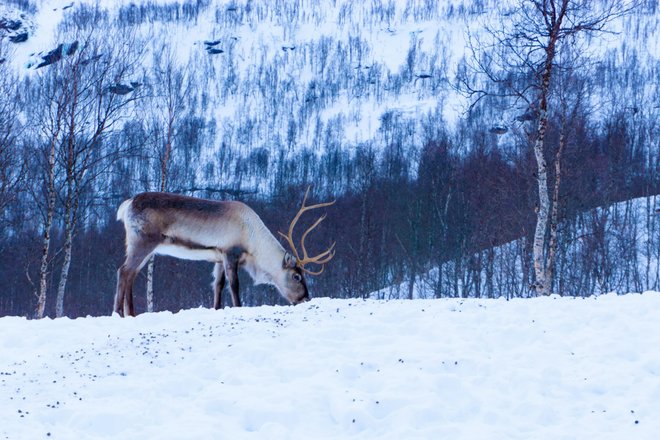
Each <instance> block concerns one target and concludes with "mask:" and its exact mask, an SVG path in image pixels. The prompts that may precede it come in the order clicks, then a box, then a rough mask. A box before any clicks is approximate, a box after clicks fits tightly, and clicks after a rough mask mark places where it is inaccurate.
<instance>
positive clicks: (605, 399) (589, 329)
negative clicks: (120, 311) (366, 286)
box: [0, 292, 660, 439]
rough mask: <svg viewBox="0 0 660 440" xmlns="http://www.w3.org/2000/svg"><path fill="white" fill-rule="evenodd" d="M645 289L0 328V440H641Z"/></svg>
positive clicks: (658, 358)
mask: <svg viewBox="0 0 660 440" xmlns="http://www.w3.org/2000/svg"><path fill="white" fill-rule="evenodd" d="M658 310H660V294H659V293H657V292H646V293H644V294H641V295H640V294H629V295H625V296H616V295H604V296H601V297H598V298H596V299H594V298H589V299H569V298H558V297H550V298H539V299H518V300H511V301H504V300H473V299H472V300H455V299H442V300H419V301H390V302H382V301H371V300H369V301H362V300H331V299H315V300H313V301H312V302H310V303H307V304H305V305H302V306H297V307H259V308H243V309H227V310H224V311H217V312H216V311H212V310H205V309H197V310H189V311H185V312H181V313H178V314H174V315H173V314H171V313H167V312H164V313H155V314H145V315H142V316H139V317H137V318H135V319H120V318H118V317H102V318H83V319H75V320H70V319H58V320H48V319H46V320H42V321H27V320H25V319H22V318H11V317H7V318H1V319H0V438H2V439H5V438H6V439H27V438H31V439H36V438H54V439H87V438H92V439H94V438H135V439H145V438H160V439H218V438H231V439H242V438H252V439H254V438H268V439H279V438H297V439H300V438H379V439H380V438H391V439H402V438H429V439H431V438H433V439H439V438H451V439H475V438H488V439H516V438H520V439H530V438H552V439H563V438H566V439H568V438H580V439H585V438H598V439H607V438H613V439H615V438H616V439H622V438H635V439H644V438H648V439H651V438H656V437H655V436H656V435H657V433H658V432H660V418H659V417H658V416H657V408H658V407H660V351H658V350H657V347H658V346H660V319H658V315H657V313H658V312H657V311H658Z"/></svg>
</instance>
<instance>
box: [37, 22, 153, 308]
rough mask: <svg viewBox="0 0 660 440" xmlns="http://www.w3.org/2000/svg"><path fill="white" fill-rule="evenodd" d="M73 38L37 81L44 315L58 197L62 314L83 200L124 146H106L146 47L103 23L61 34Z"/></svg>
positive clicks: (126, 108)
mask: <svg viewBox="0 0 660 440" xmlns="http://www.w3.org/2000/svg"><path fill="white" fill-rule="evenodd" d="M61 38H62V39H64V40H65V41H73V43H69V44H67V45H65V46H63V48H62V49H61V50H62V52H63V53H64V56H63V57H62V58H61V60H59V61H58V62H57V63H55V64H52V65H50V66H46V67H45V69H44V70H43V71H42V72H41V73H40V75H39V77H38V79H37V81H38V83H39V87H40V88H41V89H42V93H41V95H42V99H43V101H42V102H40V103H39V105H38V109H37V118H36V125H37V129H38V131H39V136H38V137H37V139H36V140H35V143H36V145H37V149H38V151H39V152H40V153H41V156H42V161H41V163H42V166H41V169H42V170H43V171H42V173H43V174H42V182H43V189H41V190H39V191H35V192H33V194H34V197H35V199H36V200H37V201H38V202H39V205H40V206H42V207H43V208H44V210H43V229H44V235H43V246H42V257H41V267H40V274H39V279H40V281H39V295H38V300H37V313H36V315H37V317H38V318H41V317H43V316H44V311H45V304H46V295H47V276H48V266H49V258H50V257H49V252H50V246H51V237H50V232H51V229H52V226H53V221H54V217H55V214H56V202H57V200H59V201H60V202H61V204H62V207H63V218H62V223H63V227H64V243H63V248H62V254H63V260H62V266H61V271H60V278H59V283H58V287H57V296H56V307H55V314H56V316H58V317H59V316H63V315H64V293H65V290H66V285H67V280H68V275H69V269H70V266H71V257H72V248H73V240H74V235H75V231H76V227H77V225H78V222H79V220H80V216H81V213H82V211H83V210H82V209H80V208H81V207H80V202H81V199H82V197H83V196H84V194H85V193H86V192H88V191H90V190H91V189H93V188H92V186H93V185H94V184H95V179H96V177H97V176H98V174H99V173H100V171H101V170H103V169H104V168H107V167H108V166H109V165H110V164H111V159H112V158H114V157H116V156H117V155H118V154H119V153H120V152H121V149H120V148H111V147H109V146H106V143H107V139H108V137H109V135H110V134H111V133H112V131H113V130H115V129H116V128H118V126H119V125H120V124H121V122H122V120H123V118H124V117H126V116H127V114H128V112H130V108H131V103H132V102H133V101H134V100H135V99H137V97H139V90H140V89H139V86H138V85H137V83H135V82H134V83H133V84H132V85H130V86H129V85H127V84H128V81H129V79H131V78H132V75H134V74H135V70H136V68H137V61H138V59H139V54H140V52H139V51H136V50H135V48H134V47H133V46H134V41H133V39H132V38H130V34H128V33H124V34H122V35H121V36H118V35H112V34H108V33H107V32H104V34H103V35H101V33H100V32H99V31H98V30H95V29H93V30H90V31H86V30H84V31H81V30H78V29H74V30H73V31H70V32H67V34H66V35H62V36H61Z"/></svg>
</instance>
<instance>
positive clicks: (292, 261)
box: [282, 252, 298, 269]
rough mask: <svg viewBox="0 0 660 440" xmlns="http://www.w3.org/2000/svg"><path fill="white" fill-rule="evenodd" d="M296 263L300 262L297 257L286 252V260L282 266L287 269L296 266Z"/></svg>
mask: <svg viewBox="0 0 660 440" xmlns="http://www.w3.org/2000/svg"><path fill="white" fill-rule="evenodd" d="M296 263H298V261H297V260H296V257H294V256H293V255H291V254H290V253H288V252H285V253H284V261H282V266H283V267H284V268H285V269H293V268H294V267H296Z"/></svg>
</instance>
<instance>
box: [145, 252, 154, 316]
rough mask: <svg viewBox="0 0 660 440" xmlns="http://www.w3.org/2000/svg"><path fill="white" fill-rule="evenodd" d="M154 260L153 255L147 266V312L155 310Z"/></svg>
mask: <svg viewBox="0 0 660 440" xmlns="http://www.w3.org/2000/svg"><path fill="white" fill-rule="evenodd" d="M154 260H155V257H154V256H153V255H152V256H151V258H149V265H148V266H147V312H150V313H151V312H153V311H154Z"/></svg>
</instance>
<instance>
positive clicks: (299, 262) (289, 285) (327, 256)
mask: <svg viewBox="0 0 660 440" xmlns="http://www.w3.org/2000/svg"><path fill="white" fill-rule="evenodd" d="M308 195H309V187H308V188H307V191H306V192H305V197H304V198H303V202H302V206H301V207H300V209H299V210H298V213H297V214H296V216H295V217H294V218H293V220H291V224H290V225H289V232H288V234H287V235H285V234H283V233H282V232H279V231H278V233H279V234H280V235H281V236H282V237H284V238H285V239H286V241H287V242H288V243H289V247H290V248H291V253H289V252H286V253H285V254H284V261H282V267H283V269H284V276H285V280H284V283H283V285H284V286H285V291H286V292H288V293H287V295H286V297H287V299H288V300H289V301H290V302H291V303H292V304H298V303H301V302H305V301H309V292H308V291H307V284H306V283H305V277H304V274H309V275H320V274H321V273H322V272H323V270H324V269H325V264H326V263H327V262H329V261H330V260H332V257H334V256H335V250H334V249H335V243H332V245H331V246H330V247H329V248H328V249H327V250H325V251H324V252H321V253H320V254H318V255H316V256H314V257H310V256H309V255H308V254H307V249H306V248H305V239H306V238H307V235H308V234H309V233H310V232H311V231H312V230H314V228H316V227H317V226H318V225H319V224H320V223H321V222H322V221H323V220H324V219H325V214H323V215H322V216H321V217H319V218H318V219H317V220H316V221H315V222H314V223H313V224H312V225H311V226H310V227H309V228H307V230H306V231H305V232H304V233H303V234H302V236H301V237H300V248H301V250H302V257H301V256H300V254H299V253H298V250H297V248H296V245H295V242H294V240H293V229H294V228H295V226H296V223H298V220H299V219H300V217H301V216H302V215H303V213H305V212H307V211H311V210H312V209H318V208H324V207H326V206H331V205H333V204H334V203H335V202H334V201H332V202H325V203H318V204H316V205H309V206H307V205H305V203H306V202H307V196H308ZM308 264H314V265H317V266H320V269H317V270H310V269H308V268H307V267H306V266H307V265H308Z"/></svg>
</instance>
